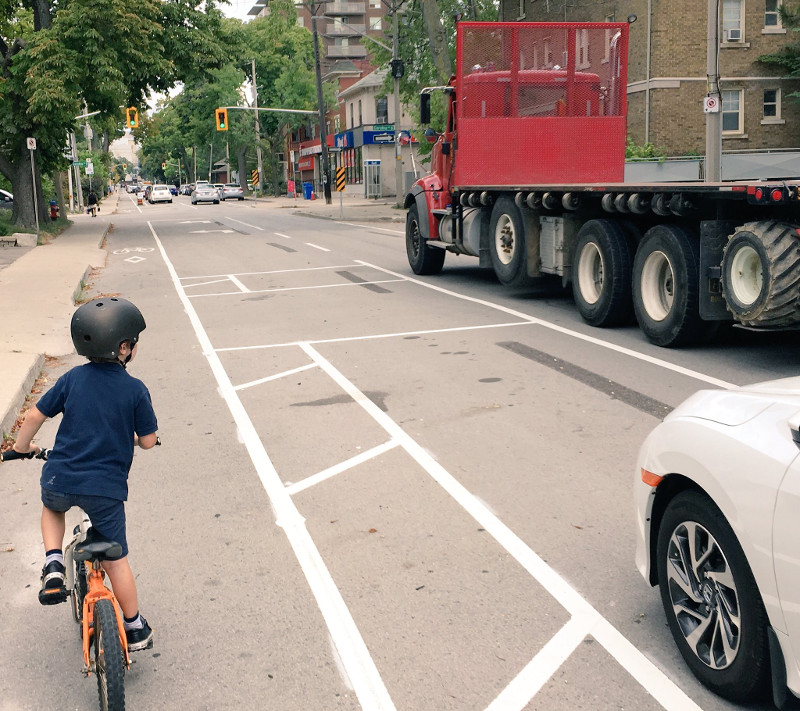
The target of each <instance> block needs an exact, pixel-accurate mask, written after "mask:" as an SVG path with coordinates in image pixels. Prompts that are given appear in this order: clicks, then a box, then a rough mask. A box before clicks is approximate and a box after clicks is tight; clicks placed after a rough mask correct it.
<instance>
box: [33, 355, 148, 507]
mask: <svg viewBox="0 0 800 711" xmlns="http://www.w3.org/2000/svg"><path fill="white" fill-rule="evenodd" d="M36 407H37V408H38V410H39V411H40V412H41V413H42V414H43V415H45V416H46V417H54V416H55V415H57V414H59V413H61V412H63V413H64V416H63V418H62V420H61V424H60V425H59V427H58V434H56V441H55V444H54V445H53V452H52V454H51V455H50V457H49V459H48V460H47V462H45V465H44V467H42V479H41V485H42V488H44V489H49V490H50V491H57V492H60V493H63V494H88V495H92V496H106V497H108V498H111V499H118V500H120V501H125V500H127V498H128V472H129V471H130V468H131V463H132V462H133V446H134V444H133V436H134V433H136V434H137V435H138V436H139V437H144V436H145V435H149V434H152V433H153V432H155V431H156V430H157V429H158V423H157V421H156V415H155V412H153V405H152V403H151V402H150V393H149V392H148V390H147V388H146V387H145V385H144V383H143V382H142V381H141V380H137V379H136V378H134V377H132V376H131V375H129V374H128V372H127V371H126V370H125V369H124V368H123V367H122V366H121V365H118V364H116V363H87V364H86V365H81V366H78V367H76V368H73V369H72V370H70V371H68V372H67V373H65V374H64V375H62V376H61V377H60V378H59V379H58V380H57V381H56V383H55V385H53V387H52V388H50V390H48V391H47V392H46V393H45V394H44V395H42V397H41V399H40V400H39V402H38V403H37V405H36Z"/></svg>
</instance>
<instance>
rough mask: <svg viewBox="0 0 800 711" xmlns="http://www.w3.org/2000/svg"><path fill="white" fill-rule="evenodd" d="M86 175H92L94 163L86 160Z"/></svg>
mask: <svg viewBox="0 0 800 711" xmlns="http://www.w3.org/2000/svg"><path fill="white" fill-rule="evenodd" d="M86 175H94V163H89V162H88V161H87V162H86Z"/></svg>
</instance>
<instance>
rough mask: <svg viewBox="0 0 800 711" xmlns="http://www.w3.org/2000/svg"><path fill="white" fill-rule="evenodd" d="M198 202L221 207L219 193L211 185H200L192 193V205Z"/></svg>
mask: <svg viewBox="0 0 800 711" xmlns="http://www.w3.org/2000/svg"><path fill="white" fill-rule="evenodd" d="M198 202H213V203H214V204H215V205H219V191H218V190H217V189H216V188H215V187H214V186H213V185H210V184H209V183H200V184H199V185H196V186H195V188H194V190H193V191H192V205H197V203H198Z"/></svg>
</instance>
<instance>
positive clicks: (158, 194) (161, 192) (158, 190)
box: [147, 185, 172, 205]
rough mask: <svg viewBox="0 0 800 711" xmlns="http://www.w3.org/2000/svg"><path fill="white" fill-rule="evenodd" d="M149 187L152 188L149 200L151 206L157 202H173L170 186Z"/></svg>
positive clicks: (148, 196) (148, 195)
mask: <svg viewBox="0 0 800 711" xmlns="http://www.w3.org/2000/svg"><path fill="white" fill-rule="evenodd" d="M147 187H148V188H150V191H149V192H148V194H147V200H148V202H149V203H150V204H151V205H153V204H154V203H157V202H172V193H171V192H170V189H169V185H152V186H150V185H148V186H147Z"/></svg>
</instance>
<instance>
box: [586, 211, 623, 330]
mask: <svg viewBox="0 0 800 711" xmlns="http://www.w3.org/2000/svg"><path fill="white" fill-rule="evenodd" d="M572 294H573V296H574V297H575V305H576V306H577V307H578V312H579V313H580V315H581V317H582V318H583V320H584V321H586V323H588V324H590V325H592V326H599V327H607V326H619V325H620V324H623V323H625V322H627V321H628V319H630V317H631V314H632V313H633V302H632V300H631V253H630V250H629V246H628V238H627V237H626V235H625V233H624V231H623V230H622V228H621V227H620V226H619V225H618V224H617V223H616V222H614V221H613V220H589V222H587V223H586V224H584V225H583V227H581V229H580V231H579V232H578V238H577V243H576V245H575V259H574V266H573V269H572Z"/></svg>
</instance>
